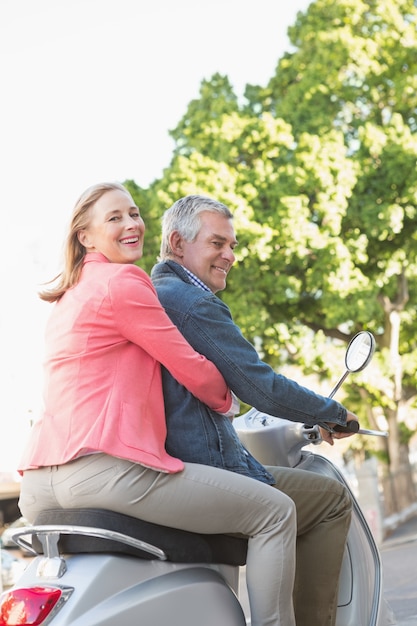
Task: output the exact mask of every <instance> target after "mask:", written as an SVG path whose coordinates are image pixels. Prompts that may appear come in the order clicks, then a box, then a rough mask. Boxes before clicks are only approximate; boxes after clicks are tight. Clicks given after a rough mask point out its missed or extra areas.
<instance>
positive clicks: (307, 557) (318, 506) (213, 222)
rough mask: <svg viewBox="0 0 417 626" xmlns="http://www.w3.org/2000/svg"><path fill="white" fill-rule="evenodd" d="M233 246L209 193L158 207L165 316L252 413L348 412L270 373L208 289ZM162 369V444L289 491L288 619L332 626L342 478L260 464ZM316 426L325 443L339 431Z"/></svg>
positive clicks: (216, 285)
mask: <svg viewBox="0 0 417 626" xmlns="http://www.w3.org/2000/svg"><path fill="white" fill-rule="evenodd" d="M236 245H237V240H236V236H235V232H234V227H233V216H232V213H231V212H230V211H229V209H228V208H227V207H226V206H225V205H223V204H222V203H220V202H217V201H216V200H213V199H211V198H206V197H204V196H186V197H185V198H181V199H180V200H178V201H177V202H176V203H175V204H174V205H173V206H172V207H171V208H170V209H168V210H167V211H166V213H165V214H164V217H163V225H162V243H161V254H160V259H161V263H159V264H158V265H156V266H155V267H154V268H153V270H152V274H151V277H152V281H153V283H154V285H155V288H156V290H157V293H158V296H159V299H160V301H161V303H162V305H163V306H164V308H165V310H166V311H167V313H168V315H169V316H170V317H171V319H172V321H173V322H174V323H175V324H176V325H177V326H178V328H179V330H180V331H181V332H182V333H183V335H184V336H185V337H186V338H187V340H188V341H189V342H190V343H191V345H192V346H193V347H194V348H195V349H196V350H197V351H198V352H200V353H202V354H204V355H205V356H206V357H208V358H209V359H210V360H212V361H213V362H214V363H215V364H216V365H217V367H218V369H219V370H220V371H221V372H222V374H223V376H224V378H225V379H226V381H227V383H228V385H229V387H230V388H231V390H232V391H233V392H234V393H235V394H236V396H237V397H238V398H240V400H242V401H243V402H245V403H247V404H249V405H251V406H254V407H256V408H257V409H258V410H259V411H263V412H265V413H268V414H270V415H275V416H277V417H282V416H285V417H286V418H287V419H290V420H293V421H297V422H302V423H308V424H316V423H320V424H324V425H326V424H327V425H329V424H330V425H335V424H339V425H346V423H347V421H351V420H357V417H356V416H355V415H354V414H353V413H350V412H348V411H346V409H345V408H344V407H343V406H342V405H341V404H339V403H338V402H336V401H334V400H331V399H328V398H324V397H322V396H320V395H317V394H315V393H314V392H312V391H310V390H308V389H306V388H304V387H302V386H300V385H298V384H297V383H296V382H294V381H292V380H289V379H287V378H286V377H284V376H281V375H279V374H277V373H276V372H274V370H273V369H272V368H271V367H270V366H269V365H267V364H266V363H264V362H263V361H262V360H260V358H259V356H258V354H257V352H256V350H255V349H254V347H253V346H252V345H251V344H250V343H249V342H248V341H247V340H246V339H245V338H244V337H243V335H242V333H241V331H240V329H239V327H238V326H237V325H236V324H235V323H234V321H233V319H232V316H231V313H230V310H229V308H228V307H227V306H226V304H224V303H223V302H222V301H221V300H220V299H219V298H218V297H217V296H216V295H215V294H216V293H217V292H218V291H221V290H222V289H224V288H225V287H226V279H227V275H228V272H229V270H230V268H231V267H232V265H233V262H234V260H235V255H234V248H235V246H236ZM163 377H164V397H165V408H166V417H167V424H168V436H167V442H166V448H167V451H168V452H169V453H170V454H172V455H173V456H177V457H179V458H181V459H182V460H184V461H188V462H193V463H203V464H205V465H212V466H215V467H221V468H223V469H228V470H230V471H232V472H238V473H241V474H244V475H247V476H251V477H253V478H254V479H257V480H259V481H262V482H265V483H267V484H270V485H273V486H275V487H276V488H277V489H279V490H281V491H282V492H284V493H285V494H287V495H288V496H290V498H291V499H292V500H293V501H294V502H295V505H296V511H297V566H296V580H295V585H294V594H293V596H294V607H295V614H296V622H297V626H334V624H335V620H336V612H337V596H338V579H339V574H340V568H341V563H342V559H343V553H344V548H345V543H346V537H347V533H348V529H349V524H350V516H351V500H350V497H349V495H348V493H347V491H346V489H345V488H344V486H343V485H341V484H340V483H339V482H338V481H336V480H333V479H331V478H326V477H323V476H319V475H315V474H313V473H310V472H306V471H303V470H297V469H292V468H282V467H267V468H266V467H263V466H262V465H261V464H260V463H259V462H258V461H257V460H256V459H254V458H253V457H252V455H251V454H249V452H248V451H247V450H246V449H245V448H244V447H243V445H242V444H241V442H240V440H239V438H238V436H237V434H236V431H235V429H234V427H233V424H232V422H231V420H230V419H229V418H227V417H223V416H220V415H219V414H217V413H215V412H213V411H211V410H210V409H208V408H207V407H206V406H205V405H204V404H202V403H201V402H200V401H199V400H197V399H196V398H195V397H194V396H193V395H192V394H190V393H189V392H188V391H187V390H186V389H185V388H184V387H182V386H181V385H180V384H179V383H177V381H176V380H175V379H174V378H173V377H172V376H170V374H169V373H168V372H166V371H164V372H163ZM321 432H322V436H323V439H324V440H326V441H327V442H328V443H330V444H333V438H340V437H343V436H346V435H344V434H332V433H331V432H329V431H328V430H325V429H323V428H322V430H321ZM219 515H221V511H219Z"/></svg>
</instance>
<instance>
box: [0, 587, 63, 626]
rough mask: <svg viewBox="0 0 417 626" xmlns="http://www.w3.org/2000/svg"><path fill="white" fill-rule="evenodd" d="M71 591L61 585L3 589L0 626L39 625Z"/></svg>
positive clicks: (60, 604)
mask: <svg viewBox="0 0 417 626" xmlns="http://www.w3.org/2000/svg"><path fill="white" fill-rule="evenodd" d="M71 593H72V589H70V588H61V587H21V588H17V589H10V591H5V592H4V593H2V594H1V596H0V626H41V624H44V623H45V620H46V619H47V618H48V617H49V618H51V617H52V615H53V613H54V612H56V611H57V610H58V609H59V607H60V606H62V604H63V603H64V602H65V600H67V598H68V597H69V596H70V595H71ZM48 621H49V620H48Z"/></svg>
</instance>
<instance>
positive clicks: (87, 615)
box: [0, 331, 395, 626]
mask: <svg viewBox="0 0 417 626" xmlns="http://www.w3.org/2000/svg"><path fill="white" fill-rule="evenodd" d="M374 347H375V342H374V338H373V336H372V335H371V334H370V333H368V332H366V331H363V332H361V333H358V334H357V335H356V336H355V337H354V338H353V339H352V341H351V342H350V344H349V346H348V349H347V351H346V355H345V365H346V371H345V373H344V374H343V376H342V377H341V378H340V380H339V381H338V383H337V384H336V386H335V387H334V389H333V391H332V393H331V394H330V395H334V393H335V392H336V390H337V389H338V388H339V387H340V385H341V384H342V382H343V380H344V379H345V378H346V376H347V375H348V374H349V373H350V372H357V371H360V370H361V369H363V368H364V367H366V365H368V363H369V362H370V360H371V358H372V354H373V351H374ZM234 423H235V427H236V430H237V432H238V434H239V437H240V438H241V440H242V442H243V444H244V445H245V446H246V448H247V449H248V450H250V452H251V453H252V454H253V455H254V456H255V457H256V458H258V459H259V460H260V461H261V462H262V463H264V464H266V465H281V466H286V467H299V468H302V469H304V470H308V471H312V472H316V473H318V474H322V475H326V476H332V477H334V478H336V479H337V480H339V481H340V482H342V483H343V484H345V485H346V487H347V488H348V489H349V486H348V484H347V482H346V480H345V478H344V476H343V474H342V473H341V471H340V470H339V469H338V468H337V467H336V465H335V464H333V463H332V462H331V461H329V460H328V459H326V458H325V457H323V456H320V455H318V454H316V453H315V452H312V451H307V450H304V448H305V447H307V446H308V445H310V444H316V445H317V444H319V443H320V442H321V441H322V439H321V436H320V429H319V426H318V425H315V426H307V425H304V424H301V423H294V422H290V421H288V420H285V419H283V418H277V417H272V416H270V415H267V414H265V413H260V412H259V411H257V410H256V409H251V410H249V411H248V412H247V413H245V414H243V415H240V416H239V417H237V418H235V420H234ZM321 426H323V427H325V428H328V426H327V425H326V424H324V425H321ZM359 433H363V434H375V435H383V436H385V435H386V433H381V432H380V431H367V430H362V429H359ZM349 491H351V490H350V489H349ZM351 495H352V500H353V515H352V523H351V527H350V531H349V535H348V540H347V545H346V549H345V554H344V559H343V566H342V573H341V578H340V588H339V600H338V611H337V626H389V625H391V624H395V621H394V620H393V616H392V612H391V610H390V608H389V606H388V605H387V603H386V602H385V601H384V598H383V581H382V567H381V559H380V555H379V551H378V547H377V545H376V542H375V540H374V538H373V535H372V532H371V530H370V528H369V526H368V524H367V522H366V519H365V517H364V515H363V513H362V511H361V508H360V506H359V504H358V501H357V500H356V498H355V496H354V494H353V493H352V492H351ZM13 536H14V541H15V542H16V544H17V545H18V546H20V547H21V548H23V549H24V550H25V551H28V550H29V551H32V554H33V555H34V558H33V560H32V561H31V563H30V564H29V566H28V567H27V569H26V570H25V571H24V573H23V575H22V576H21V578H20V579H19V581H18V583H17V584H16V585H15V586H14V587H12V588H11V589H10V590H8V591H5V592H4V593H3V594H2V595H1V596H0V626H18V625H20V626H47V625H51V626H115V624H116V625H117V626H166V624H175V625H178V626H246V625H250V615H249V610H248V608H247V607H248V603H247V598H246V597H245V593H246V592H245V585H242V584H241V585H240V586H239V575H240V577H241V578H244V576H245V569H244V565H245V560H246V550H247V541H246V539H245V538H243V537H242V538H241V537H235V536H226V535H198V534H194V533H189V532H185V531H181V530H176V529H172V528H168V527H164V526H158V525H156V524H150V523H147V522H143V521H140V520H137V519H134V518H131V517H128V516H126V515H121V514H119V513H114V512H112V511H111V503H110V502H109V510H98V509H71V510H51V511H44V512H42V513H41V514H40V515H39V516H38V518H37V519H36V520H35V523H34V525H33V526H27V527H26V528H21V529H19V530H17V531H16V532H15V533H14V535H13ZM239 589H240V596H239Z"/></svg>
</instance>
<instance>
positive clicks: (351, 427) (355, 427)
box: [333, 420, 359, 433]
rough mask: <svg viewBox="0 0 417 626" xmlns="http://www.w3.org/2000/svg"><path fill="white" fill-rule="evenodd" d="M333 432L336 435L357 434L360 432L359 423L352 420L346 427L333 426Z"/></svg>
mask: <svg viewBox="0 0 417 626" xmlns="http://www.w3.org/2000/svg"><path fill="white" fill-rule="evenodd" d="M333 430H334V431H335V432H336V433H357V432H358V431H359V422H357V421H356V420H351V421H350V422H348V423H347V424H346V426H340V425H339V424H336V426H333Z"/></svg>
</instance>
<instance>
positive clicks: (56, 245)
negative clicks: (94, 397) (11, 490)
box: [0, 0, 311, 473]
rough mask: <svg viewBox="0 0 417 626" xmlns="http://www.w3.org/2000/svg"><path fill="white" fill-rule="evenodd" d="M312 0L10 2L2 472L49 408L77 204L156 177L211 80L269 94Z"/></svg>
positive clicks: (2, 152)
mask: <svg viewBox="0 0 417 626" xmlns="http://www.w3.org/2000/svg"><path fill="white" fill-rule="evenodd" d="M310 2H311V0H291V1H290V2H289V1H288V0H256V2H254V1H253V0H210V2H202V1H201V0H0V89H1V92H0V93H1V97H0V216H1V223H2V226H3V237H2V243H1V245H0V259H1V263H0V280H1V285H2V297H1V304H0V333H1V353H0V354H1V369H0V373H1V375H0V473H1V472H13V470H14V469H15V468H16V465H17V463H18V458H19V456H20V453H21V450H22V446H23V444H24V441H25V440H26V437H27V433H28V430H29V424H30V421H31V420H33V419H36V418H37V417H38V416H39V414H40V411H41V409H42V358H43V340H44V326H45V321H46V319H47V316H48V314H49V312H50V309H51V305H49V304H47V303H44V302H42V301H40V300H39V298H38V297H37V291H38V290H39V289H40V286H41V284H42V283H43V282H45V281H47V280H50V279H52V278H53V277H54V276H55V275H56V274H57V273H58V272H59V271H60V269H61V251H62V245H63V240H64V237H65V229H66V226H67V224H68V221H69V217H70V214H71V210H72V208H73V206H74V204H75V201H76V200H77V198H78V196H79V195H80V194H81V193H82V192H83V191H84V189H86V188H87V187H88V186H89V185H91V184H94V183H97V182H101V181H114V180H118V181H121V182H123V181H124V180H126V179H133V180H134V181H135V182H136V183H137V184H138V185H140V186H142V187H147V186H148V185H149V184H150V183H151V182H152V181H153V180H155V179H156V178H159V177H160V176H161V174H162V171H163V169H164V168H165V167H168V165H169V163H170V160H171V156H172V150H173V147H174V144H173V142H172V140H171V138H170V137H169V134H168V133H169V130H170V129H173V128H175V126H176V125H177V124H178V122H179V121H180V119H181V118H182V117H183V115H184V114H185V112H186V109H187V106H188V104H189V102H190V101H191V100H193V99H195V98H198V96H199V89H200V85H201V81H202V80H203V79H210V77H211V76H212V75H213V74H214V73H216V72H219V73H220V74H222V75H227V76H228V78H229V80H230V82H231V84H232V85H233V87H234V90H235V92H236V94H237V95H238V96H241V95H242V94H243V91H244V87H245V85H246V84H247V83H250V84H258V85H265V84H266V83H267V82H268V80H269V79H270V78H271V77H272V76H273V74H274V72H275V69H276V65H277V62H278V60H279V58H280V57H281V56H282V54H283V52H284V51H285V50H288V49H289V42H288V39H287V28H288V26H290V25H291V24H293V23H294V21H295V19H296V15H297V12H298V11H305V10H306V9H307V7H308V5H309V4H310ZM144 217H145V221H146V210H145V212H144ZM145 245H146V242H145Z"/></svg>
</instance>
